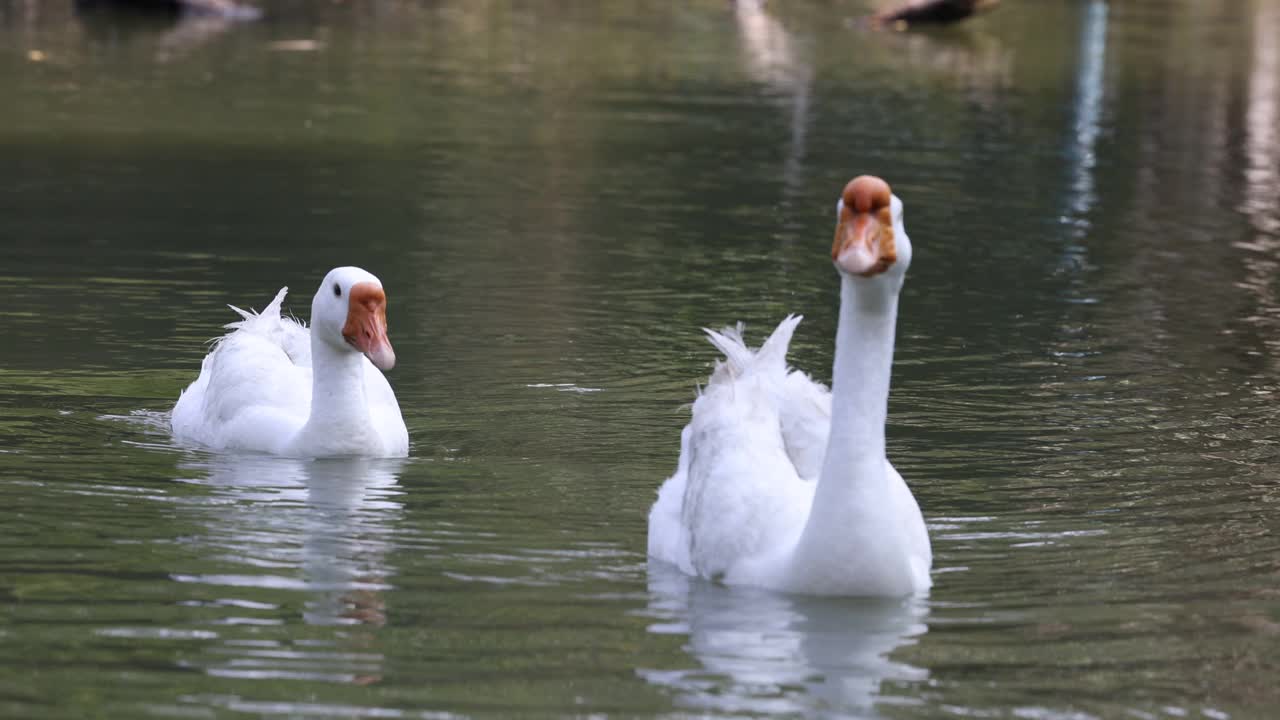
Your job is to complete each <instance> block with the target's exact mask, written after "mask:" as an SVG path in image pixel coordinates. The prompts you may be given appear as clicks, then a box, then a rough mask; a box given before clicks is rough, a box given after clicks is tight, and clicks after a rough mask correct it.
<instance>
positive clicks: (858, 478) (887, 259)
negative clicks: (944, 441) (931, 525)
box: [649, 175, 933, 597]
mask: <svg viewBox="0 0 1280 720" xmlns="http://www.w3.org/2000/svg"><path fill="white" fill-rule="evenodd" d="M831 258H832V260H833V261H834V264H835V267H836V270H837V274H838V275H839V277H840V313H839V320H838V322H837V327H836V351H835V363H834V367H833V369H832V387H831V390H830V391H828V390H827V388H826V387H824V386H823V385H821V384H820V383H817V382H815V381H814V380H813V379H812V378H810V377H809V376H808V375H806V374H804V373H803V372H800V371H798V370H793V369H791V368H790V367H788V366H787V360H786V354H787V346H788V345H789V343H790V342H791V336H792V333H793V332H795V329H796V326H797V325H798V324H799V322H800V318H799V317H798V316H794V315H792V316H788V317H787V318H786V319H785V320H783V321H782V323H781V324H779V325H778V327H777V329H775V330H774V331H773V334H772V335H770V336H769V338H768V339H767V340H765V342H764V344H763V345H761V346H760V347H759V348H750V347H748V346H747V345H746V343H745V342H744V340H743V337H742V326H741V325H739V326H738V327H736V328H727V329H725V330H720V331H711V330H708V331H707V335H708V336H709V337H710V338H711V343H712V344H713V345H715V346H716V347H717V348H718V349H719V350H720V351H721V352H722V353H724V356H725V359H724V360H723V361H721V362H720V363H718V364H717V365H716V369H715V371H714V372H713V373H712V374H711V379H710V380H709V381H708V382H707V384H706V385H705V387H703V389H702V391H701V392H700V394H699V395H698V398H697V400H696V401H695V402H694V403H693V417H692V418H691V419H690V421H689V424H688V425H687V426H686V427H685V428H684V431H683V432H682V433H681V436H680V455H679V459H678V460H677V463H676V472H675V474H674V475H672V476H671V477H670V478H668V479H667V481H666V482H665V483H664V484H663V485H662V487H661V489H659V491H658V499H657V501H656V502H655V503H654V505H653V507H652V509H651V510H650V512H649V555H650V557H651V558H653V559H654V560H655V561H657V562H665V563H670V564H673V565H675V566H677V567H679V568H680V569H681V570H683V571H684V572H686V573H688V574H691V575H698V576H701V577H705V578H708V579H711V580H715V581H719V582H723V583H726V584H730V585H755V586H760V587H766V588H771V589H775V590H780V591H784V592H792V593H804V594H812V595H854V596H880V597H900V596H905V595H911V594H919V593H924V592H927V591H928V589H929V587H930V586H931V584H932V580H931V578H930V568H931V567H932V564H933V551H932V549H931V547H930V543H929V534H928V531H927V530H926V528H925V524H924V517H923V515H922V514H921V513H920V507H919V505H917V504H916V500H915V497H914V496H913V495H912V494H911V490H910V488H908V487H907V484H906V483H905V482H904V481H903V479H902V476H901V475H899V474H898V471H897V470H895V469H894V467H893V465H891V464H890V463H889V460H888V458H887V457H886V455H885V421H886V415H887V411H888V398H889V378H890V373H891V370H892V366H893V344H894V333H895V328H896V326H897V317H898V293H899V291H900V290H901V289H902V283H903V280H904V278H905V275H906V269H907V266H908V265H909V264H910V263H911V241H910V240H909V239H908V238H907V233H906V230H905V229H904V228H903V226H902V202H901V201H900V200H899V199H898V198H897V197H896V196H894V195H893V193H892V191H891V190H890V189H889V185H888V183H886V182H885V181H884V180H881V179H880V178H878V177H872V176H867V175H864V176H861V177H857V178H854V179H853V180H851V181H850V182H849V183H848V184H847V185H845V187H844V190H843V192H841V194H840V199H839V201H838V202H837V204H836V233H835V239H834V242H833V243H832V246H831Z"/></svg>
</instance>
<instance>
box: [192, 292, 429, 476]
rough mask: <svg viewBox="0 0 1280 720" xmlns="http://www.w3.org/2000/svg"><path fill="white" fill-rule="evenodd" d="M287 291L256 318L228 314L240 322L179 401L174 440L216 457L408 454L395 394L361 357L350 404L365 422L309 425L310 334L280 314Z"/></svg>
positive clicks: (316, 420) (217, 344)
mask: <svg viewBox="0 0 1280 720" xmlns="http://www.w3.org/2000/svg"><path fill="white" fill-rule="evenodd" d="M287 291H288V288H282V289H281V290H280V292H279V293H277V294H276V297H275V299H274V300H272V301H271V303H270V304H269V305H267V307H266V308H264V309H263V310H262V312H261V313H257V314H254V313H250V312H245V311H243V310H240V309H239V308H235V307H234V306H232V309H233V310H235V311H236V312H238V313H240V315H241V317H242V319H241V320H240V321H238V322H234V323H230V324H228V325H227V326H226V327H227V328H229V329H231V332H230V333H228V334H227V335H225V336H223V337H221V338H219V339H218V340H217V341H215V344H214V347H213V349H212V351H211V352H210V353H209V354H208V355H207V356H206V357H205V358H204V361H203V363H202V364H201V367H200V376H199V377H198V378H196V380H195V382H193V383H191V385H190V386H189V387H188V388H187V389H186V390H185V391H183V393H182V395H181V396H180V397H179V398H178V402H177V404H176V405H175V406H174V408H173V416H172V423H173V432H174V436H175V437H177V438H178V439H180V440H185V441H189V442H195V443H198V444H200V445H203V446H205V447H208V448H212V449H217V450H245V451H251V452H266V453H272V454H277V455H297V456H317V455H377V456H385V457H402V456H404V455H406V454H408V447H409V439H408V432H407V430H406V429H405V425H404V420H403V419H402V417H401V414H400V406H399V404H398V403H397V402H396V397H395V393H394V392H393V391H392V389H391V386H390V384H389V383H388V382H387V379H386V377H385V376H384V375H383V374H382V372H381V371H379V370H378V369H377V368H376V367H374V366H373V363H371V362H369V360H368V359H367V358H365V357H363V356H359V362H360V363H361V365H362V368H363V376H364V377H363V381H364V382H363V398H357V399H355V402H359V403H362V404H363V405H364V406H365V408H367V416H364V415H363V414H362V413H357V414H354V415H353V416H350V417H348V416H342V417H334V418H325V417H317V418H311V417H310V415H311V400H312V392H313V377H312V353H311V334H310V331H309V330H308V328H307V327H306V326H304V325H303V324H302V323H301V322H299V321H297V320H295V319H293V318H289V317H284V316H283V315H282V314H281V305H282V303H283V301H284V297H285V294H286V293H287ZM365 417H367V420H365ZM353 418H354V419H353ZM309 419H310V420H311V425H310V426H309V427H308V420H309ZM304 429H305V432H304Z"/></svg>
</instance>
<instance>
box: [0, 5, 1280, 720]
mask: <svg viewBox="0 0 1280 720" xmlns="http://www.w3.org/2000/svg"><path fill="white" fill-rule="evenodd" d="M262 7H263V9H264V10H265V14H264V16H263V18H262V19H260V20H258V21H256V22H251V23H225V22H221V21H217V20H210V19H185V20H174V19H171V18H170V19H166V18H160V19H152V20H141V21H140V20H137V19H136V18H135V19H128V18H120V17H116V16H111V15H103V14H98V13H93V14H77V13H76V12H75V9H74V6H73V4H72V3H71V2H24V1H21V0H0V98H3V101H2V103H3V107H4V110H3V112H0V288H2V289H3V294H2V297H3V299H2V300H0V327H2V328H3V340H2V341H0V508H3V509H2V510H0V513H2V514H0V717H5V718H85V717H111V718H241V717H265V718H444V717H694V716H697V717H717V718H718V717H764V716H780V717H852V718H901V719H907V718H1031V719H1033V720H1041V719H1043V720H1057V719H1063V720H1066V719H1072V720H1075V719H1078V718H1139V719H1144V718H1183V717H1191V718H1201V717H1203V718H1211V719H1212V720H1221V719H1222V718H1267V717H1276V713H1277V712H1278V711H1277V710H1276V708H1277V707H1280V685H1278V684H1277V682H1276V680H1277V677H1280V536H1278V532H1280V444H1278V442H1280V433H1278V432H1277V427H1278V424H1277V420H1278V418H1277V415H1278V411H1277V407H1278V406H1277V394H1278V393H1280V355H1278V353H1280V278H1278V277H1277V269H1278V268H1280V2H1275V1H1274V0H1252V1H1251V0H1241V2H1235V3H1198V2H1193V1H1192V0H1185V1H1182V2H1156V1H1155V0H1133V1H1125V2H1121V1H1119V0H1117V1H1116V2H1113V3H1110V4H1107V3H1103V2H1096V1H1089V0H1081V1H1079V2H1068V1H1066V0H1034V1H1033V0H1023V1H1020V2H1018V1H1015V0H1006V1H1005V2H1004V3H1003V4H1002V5H1001V6H1000V7H999V8H997V9H996V10H994V11H992V12H991V13H989V14H988V15H986V16H984V17H982V18H980V19H978V20H976V21H973V22H970V23H968V24H966V25H964V26H961V27H958V28H955V29H951V30H946V31H936V32H928V33H911V34H874V33H869V32H866V31H865V30H863V29H862V28H861V27H860V26H859V25H858V23H857V22H856V19H857V18H858V17H860V16H861V15H863V14H864V13H865V12H867V11H868V10H869V9H870V8H871V6H870V5H868V4H864V3H860V2H857V1H856V0H850V1H847V2H837V1H835V0H794V1H788V2H781V1H777V2H771V3H769V4H768V5H767V6H765V8H764V9H763V11H761V10H760V9H759V8H757V7H755V6H753V5H750V4H744V3H739V4H736V5H735V4H733V3H729V2H722V1H720V0H689V1H688V2H681V3H659V2H644V1H628V2H623V1H621V0H601V2H550V1H548V2H532V1H527V2H521V1H516V0H512V1H510V2H499V1H496V0H495V1H493V2H472V0H439V1H437V2H421V3H413V2H395V1H392V0H386V1H385V2H382V1H375V0H354V1H349V2H336V3H328V2H326V3H319V2H314V3H313V2H302V1H301V0H298V1H292V2H291V1H287V0H280V1H278V2H264V3H263V5H262ZM864 172H870V173H876V174H880V175H883V176H884V177H885V178H886V179H888V180H889V181H890V183H892V184H893V186H894V189H895V192H896V193H897V194H898V195H899V196H900V197H902V199H903V201H904V202H905V204H906V226H907V229H908V231H909V233H910V236H911V239H912V241H913V244H914V247H915V258H914V261H913V264H912V266H911V271H910V274H909V277H908V280H907V285H906V287H905V289H904V291H903V297H902V305H901V314H900V321H899V335H898V347H897V355H896V364H895V370H894V381H893V390H892V396H891V400H890V422H889V425H890V427H889V454H890V457H891V459H892V460H893V462H894V463H895V465H896V466H897V468H898V469H899V470H900V471H901V473H902V474H903V476H904V477H905V478H907V480H908V482H909V483H910V484H911V487H912V489H913V491H914V493H915V495H916V498H917V499H918V500H919V503H920V505H921V507H922V508H923V511H924V514H925V518H926V520H927V522H928V524H929V528H930V533H931V536H932V539H933V546H934V552H935V561H934V581H935V586H934V589H933V591H932V593H931V595H930V596H929V597H928V598H924V599H920V600H917V601H914V602H908V603H887V604H886V603H870V602H866V601H857V600H839V599H810V598H803V597H792V596H786V595H779V594H776V593H770V592H764V591H758V590H751V589H741V588H726V587H722V586H718V585H714V584H711V583H707V582H703V581H698V580H691V579H688V578H685V577H684V576H682V575H680V574H679V573H678V572H676V571H674V570H672V569H670V568H667V567H663V566H659V565H653V566H650V564H649V563H648V561H647V559H646V557H645V533H646V514H647V511H648V508H649V506H650V504H651V503H652V501H653V499H654V497H655V491H656V489H657V487H658V486H659V485H660V484H661V482H662V481H663V480H664V479H665V478H666V477H667V476H668V475H669V474H670V473H671V472H672V471H673V469H674V467H675V462H676V456H677V453H678V450H679V431H680V428H681V426H682V425H683V424H684V422H685V421H686V420H687V417H688V404H689V403H690V402H691V401H692V399H693V397H694V393H695V391H696V386H697V384H698V383H699V382H702V381H704V380H705V378H706V376H707V374H708V373H709V371H710V369H711V364H712V362H713V361H714V359H715V351H714V349H713V348H712V347H711V346H710V345H708V344H707V343H706V342H705V341H704V339H703V338H702V336H701V332H700V330H699V328H701V327H704V326H712V327H718V326H722V325H726V324H731V323H733V322H736V321H739V320H742V321H745V322H746V323H747V332H748V336H749V338H751V339H756V340H758V339H759V338H761V337H762V336H763V334H764V333H766V332H767V331H768V330H770V329H771V328H772V327H773V325H774V324H776V323H777V322H778V321H779V320H781V319H782V318H783V317H784V316H785V315H786V314H787V313H788V312H798V313H803V314H804V315H805V318H806V319H805V321H804V323H803V324H802V325H801V326H800V329H799V331H798V333H797V336H796V341H795V342H794V344H793V346H792V347H793V353H792V360H793V362H794V364H795V365H796V366H798V367H801V368H803V369H806V370H808V371H810V372H812V373H813V374H814V375H815V376H816V377H817V378H819V379H823V380H826V379H829V377H830V367H831V359H832V351H833V336H834V330H835V314H836V309H837V302H838V297H837V290H838V287H837V277H836V275H835V271H834V270H833V269H832V267H831V263H830V259H829V249H830V243H831V232H832V228H833V225H834V212H833V210H834V204H835V201H836V197H837V194H838V192H839V190H840V188H841V187H842V186H843V184H844V183H845V181H846V180H848V179H849V178H850V177H852V176H854V175H856V174H860V173H864ZM341 264H357V265H360V266H363V267H365V268H367V269H369V270H371V271H372V272H374V273H376V274H378V275H379V276H380V277H381V278H382V280H383V282H384V284H385V286H386V287H387V291H388V296H389V306H388V316H389V320H390V337H391V340H392V343H393V344H394V346H395V348H396V351H397V354H398V356H399V363H398V365H397V366H396V368H395V369H394V370H393V371H392V372H391V373H390V375H389V377H390V380H391V383H392V384H393V386H394V387H395V389H396V392H397V394H398V396H399V398H400V403H401V407H402V408H403V411H404V416H405V420H406V422H407V424H408V427H409V433H410V437H411V442H412V450H411V454H410V457H409V458H408V459H406V460H403V461H374V460H353V459H348V460H325V461H299V460H281V459H272V458H266V457H251V456H236V455H228V454H211V453H205V452H199V451H194V450H191V449H188V448H183V447H180V446H178V445H176V444H175V443H174V442H173V441H172V440H171V438H170V437H169V434H168V431H167V424H166V419H165V413H166V412H167V411H168V410H169V409H170V408H171V407H172V404H173V402H174V400H175V399H176V398H177V395H178V392H179V391H180V390H181V389H182V388H183V387H185V385H186V384H187V383H188V382H190V381H191V380H192V379H194V377H195V375H196V373H197V371H198V368H199V364H200V359H201V358H202V357H203V355H204V353H205V352H206V351H207V341H208V340H209V339H210V338H213V337H215V336H216V335H218V334H219V333H220V332H222V331H221V329H220V327H221V325H222V324H223V323H226V322H230V321H232V320H234V319H235V315H234V314H233V313H232V312H231V311H230V310H229V309H227V308H226V304H227V303H233V304H235V305H238V306H241V307H262V306H264V305H265V304H266V303H267V302H268V301H269V300H270V299H271V297H272V296H273V295H274V293H275V292H276V290H277V289H278V288H280V287H281V286H283V285H288V286H289V287H290V288H291V289H292V292H291V295H290V296H289V301H288V303H287V307H289V308H291V309H292V310H293V311H294V312H296V313H298V314H299V315H300V316H302V317H306V315H307V314H308V312H309V301H310V296H311V294H312V293H313V292H314V290H315V287H316V285H317V283H318V282H319V280H320V278H322V277H323V274H324V273H325V271H327V270H328V269H329V268H330V267H333V266H335V265H341Z"/></svg>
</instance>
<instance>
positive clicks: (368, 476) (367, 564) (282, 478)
mask: <svg viewBox="0 0 1280 720" xmlns="http://www.w3.org/2000/svg"><path fill="white" fill-rule="evenodd" d="M404 464H405V461H403V460H394V459H391V460H388V459H372V458H332V459H323V460H300V459H293V458H276V457H268V456H234V455H231V456H217V457H210V458H207V459H205V458H202V459H201V461H199V462H191V463H187V464H185V465H184V466H183V467H184V469H185V470H187V471H189V472H190V471H194V472H195V473H196V475H195V478H194V479H190V480H188V482H192V483H197V484H200V485H206V486H209V487H211V488H214V492H213V495H212V497H210V498H208V499H207V502H208V505H207V508H208V510H209V512H208V513H207V517H205V518H204V519H203V520H204V522H205V524H206V527H207V533H206V534H205V535H204V536H203V537H201V538H199V539H198V542H200V543H202V544H205V545H206V546H207V547H208V549H209V551H210V552H209V557H208V558H207V561H208V562H209V563H210V564H215V565H217V566H221V567H223V568H225V567H226V566H227V565H228V564H229V563H230V564H234V565H235V566H236V570H235V571H233V572H222V573H205V574H199V575H183V576H178V577H176V578H175V579H177V580H180V581H185V582H192V583H200V584H207V585H214V586H220V587H228V586H229V587H232V588H236V590H235V591H236V592H238V593H239V595H240V596H241V597H240V599H238V600H231V601H221V602H222V604H226V605H231V606H232V607H235V608H237V609H245V608H247V609H250V610H255V609H261V610H268V611H270V612H269V613H268V614H269V615H274V616H278V615H279V614H280V612H281V609H282V608H281V607H280V605H281V604H282V603H280V602H279V598H280V597H281V593H280V591H282V590H283V591H294V592H296V593H300V594H301V595H300V596H301V597H302V598H303V599H302V600H301V602H300V603H298V604H300V605H301V607H302V615H303V618H304V619H305V621H306V622H307V623H308V624H309V625H313V626H349V627H350V628H351V629H349V630H347V631H345V632H343V633H341V634H340V635H332V636H330V637H332V643H331V644H332V645H333V646H337V647H336V648H335V647H332V646H331V647H328V648H325V647H311V646H308V647H307V648H300V647H294V646H293V645H292V644H290V643H289V642H287V641H286V642H282V643H271V645H272V647H266V648H263V647H257V648H255V647H245V646H242V645H243V639H237V638H233V637H230V633H224V647H222V648H221V649H220V650H218V651H217V652H218V653H219V658H218V659H217V660H215V661H213V662H211V663H207V664H204V663H202V664H204V666H205V669H206V671H207V672H209V673H210V674H213V675H218V676H237V677H239V676H250V677H254V678H261V677H277V676H281V677H295V678H296V677H299V673H301V674H302V676H305V677H309V678H314V679H325V680H330V681H335V682H354V683H360V684H367V683H370V682H376V681H377V680H378V679H380V677H381V666H382V661H383V657H382V655H381V653H378V652H375V647H376V646H375V643H376V635H375V634H374V633H372V632H357V631H356V630H355V628H358V627H361V626H375V627H376V626H381V625H383V624H385V622H386V620H387V609H386V605H385V602H384V599H383V592H384V591H386V590H388V589H390V588H391V587H392V586H391V585H390V584H389V582H388V581H389V578H391V577H392V576H394V575H395V571H394V569H393V568H392V567H390V566H389V565H388V563H387V555H388V553H389V551H390V550H391V548H392V542H391V540H390V537H389V535H390V533H391V532H392V528H391V526H392V525H393V523H394V522H395V520H396V519H397V518H399V516H400V514H401V512H402V504H401V503H400V502H399V501H398V500H397V497H398V495H399V494H400V490H399V486H398V478H399V475H400V472H401V471H402V469H403V466H404ZM219 592H224V591H222V590H219ZM264 601H265V602H264ZM284 604H285V605H286V607H287V606H290V605H294V604H295V603H294V602H292V601H289V600H286V603H284ZM224 622H225V623H227V624H230V625H234V624H246V625H253V624H255V623H261V624H269V623H270V622H272V621H270V620H266V619H261V618H247V619H246V618H240V619H235V618H225V619H224ZM275 622H278V620H277V621H275ZM286 623H287V621H286ZM327 644H330V643H328V642H324V643H321V645H322V646H323V645H327ZM233 645H234V646H235V647H234V648H233V647H232V646H233ZM277 645H278V647H276V646H277ZM335 649H336V650H337V651H338V652H335ZM227 655H230V658H228V657H226V656H227Z"/></svg>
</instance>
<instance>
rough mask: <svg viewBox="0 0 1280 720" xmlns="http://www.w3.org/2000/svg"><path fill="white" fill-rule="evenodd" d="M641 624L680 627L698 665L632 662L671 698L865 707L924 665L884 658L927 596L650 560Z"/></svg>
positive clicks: (706, 705) (919, 614)
mask: <svg viewBox="0 0 1280 720" xmlns="http://www.w3.org/2000/svg"><path fill="white" fill-rule="evenodd" d="M648 615H650V616H651V617H653V618H654V619H655V622H654V623H653V624H651V625H650V626H649V631H650V632H652V633H657V634H677V635H687V636H688V638H689V640H688V643H687V644H686V645H685V649H686V651H687V652H689V654H691V655H692V656H693V658H694V659H696V660H697V661H698V662H699V663H700V664H701V666H702V667H701V668H698V669H678V670H656V669H647V670H641V671H640V673H641V675H642V676H643V677H644V678H645V679H646V680H648V681H649V682H651V683H654V684H656V685H662V686H666V687H668V688H670V689H672V690H674V691H675V693H676V694H677V702H679V703H680V704H681V705H684V706H686V707H691V708H696V709H699V710H714V711H717V712H733V713H746V714H753V713H800V714H803V715H806V716H811V715H813V714H814V713H815V712H836V713H856V714H857V715H858V716H866V715H874V712H873V708H874V707H875V705H876V704H877V703H879V702H882V701H883V700H885V699H886V694H885V693H884V692H883V688H884V685H885V683H894V682H899V683H901V682H911V683H916V682H921V681H923V680H925V679H927V678H928V671H927V670H924V669H922V668H917V667H914V666H912V665H909V664H907V663H905V662H901V661H897V660H894V659H892V658H891V657H890V656H891V654H892V653H894V651H896V650H898V649H899V648H902V647H904V646H908V645H913V644H915V642H916V639H917V638H918V637H919V636H921V635H923V634H924V633H925V632H927V631H928V626H927V625H926V623H925V620H926V618H927V616H928V606H927V604H926V601H924V600H921V599H910V600H869V599H852V598H820V597H806V596H799V595H784V594H780V593H776V592H771V591H766V590H760V589H756V588H744V587H726V586H722V585H717V584H714V583H710V582H707V581H705V580H701V579H698V578H692V577H689V576H687V575H685V574H683V573H681V572H680V571H679V570H678V569H677V568H675V567H673V566H670V565H667V564H666V563H662V562H656V561H650V563H649V607H648Z"/></svg>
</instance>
